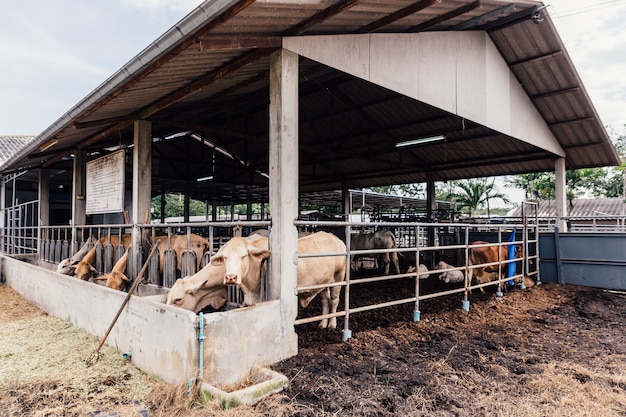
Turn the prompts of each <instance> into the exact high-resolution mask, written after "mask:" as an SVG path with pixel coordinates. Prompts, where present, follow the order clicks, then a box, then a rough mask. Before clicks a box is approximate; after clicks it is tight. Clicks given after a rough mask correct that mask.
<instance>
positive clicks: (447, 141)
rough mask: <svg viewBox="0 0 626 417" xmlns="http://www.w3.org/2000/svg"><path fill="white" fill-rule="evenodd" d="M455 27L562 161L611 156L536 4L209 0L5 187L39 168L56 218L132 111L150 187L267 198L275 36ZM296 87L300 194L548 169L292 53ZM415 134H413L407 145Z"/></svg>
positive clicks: (31, 153)
mask: <svg viewBox="0 0 626 417" xmlns="http://www.w3.org/2000/svg"><path fill="white" fill-rule="evenodd" d="M465 31H467V33H468V34H469V33H472V32H475V31H484V32H485V33H487V34H488V37H489V39H490V40H491V42H493V44H494V45H495V47H496V48H497V50H498V51H499V53H500V54H501V56H502V58H503V59H504V61H505V62H506V65H507V66H508V69H509V70H510V73H511V74H512V76H514V77H515V80H516V81H517V83H519V85H520V86H521V88H522V89H523V91H524V92H525V94H527V96H528V98H529V99H530V102H531V103H532V106H534V109H535V110H536V111H537V112H538V113H539V115H540V116H541V118H542V119H543V120H544V121H545V124H546V126H547V127H548V129H549V131H550V133H551V135H553V136H554V138H555V139H556V141H557V142H558V145H559V146H560V148H561V149H562V150H563V153H564V155H563V156H564V157H565V163H566V167H567V169H575V168H585V167H596V166H610V165H617V164H618V163H619V159H618V157H617V154H616V152H615V150H614V148H613V146H612V144H611V141H610V139H609V137H608V135H607V133H606V131H605V129H604V127H603V125H602V122H601V120H600V119H599V117H598V114H597V112H596V110H595V109H594V107H593V104H592V103H591V101H590V99H589V96H588V94H587V92H586V90H585V88H584V86H583V84H582V82H581V80H580V78H579V76H578V74H577V72H576V69H575V68H574V65H573V63H572V61H571V59H570V58H569V56H568V54H567V51H566V50H565V47H564V45H563V43H562V41H561V39H560V38H559V35H558V33H557V31H556V29H555V27H554V25H553V23H552V21H551V19H550V15H549V13H548V12H547V10H546V9H545V8H544V5H543V4H542V3H540V2H536V1H513V2H504V1H499V0H488V1H485V0H482V1H458V0H447V1H433V0H422V1H417V2H415V1H412V0H398V1H393V2H388V1H385V2H383V1H377V0H361V1H359V0H342V1H338V2H336V1H328V0H316V1H300V2H294V1H290V0H272V1H263V2H260V1H250V0H238V1H234V0H228V1H226V0H218V1H207V2H205V3H204V4H203V5H201V6H200V7H198V8H197V9H196V10H194V11H193V12H192V13H191V14H190V15H188V16H187V17H186V18H185V19H183V20H181V22H179V23H178V24H177V25H176V26H174V27H173V28H172V29H171V30H169V31H168V32H166V33H165V34H164V35H163V36H162V37H160V38H159V39H157V40H156V41H155V42H154V43H153V44H151V45H149V46H148V47H147V48H146V49H144V50H143V51H142V52H141V53H139V54H138V55H137V56H136V57H135V58H133V59H132V60H131V61H129V62H128V64H127V65H125V66H124V67H123V68H121V69H120V70H119V71H118V72H116V73H115V74H113V75H112V76H111V77H110V78H108V79H107V80H105V81H104V82H103V83H102V84H101V85H100V86H98V87H97V88H96V89H95V90H94V91H93V92H92V93H91V94H89V95H88V96H87V97H86V98H85V99H83V100H82V101H81V102H80V103H78V104H77V105H76V106H74V107H73V108H72V109H70V110H69V111H68V112H67V113H66V114H64V115H63V116H62V117H60V118H59V119H58V120H57V121H56V122H55V123H54V124H52V125H51V126H50V127H49V128H48V129H46V130H45V131H44V132H42V133H40V134H39V135H38V136H37V137H36V139H35V140H34V141H33V142H32V143H31V144H30V145H29V146H27V147H26V148H24V149H23V150H22V151H21V152H19V153H18V155H17V156H16V157H15V158H14V159H12V160H11V161H9V162H7V163H6V164H4V166H2V167H1V169H2V173H3V175H4V177H5V178H7V177H11V175H12V174H17V173H23V174H22V175H20V176H19V177H17V181H19V183H16V184H17V185H16V187H17V188H19V189H20V192H21V193H22V195H24V196H25V197H24V198H25V199H26V200H28V199H30V198H36V195H37V179H38V170H37V169H38V168H43V169H46V172H47V175H48V177H49V180H50V190H51V191H50V211H51V224H67V223H68V220H69V218H68V216H70V215H71V214H68V213H69V212H70V211H71V210H70V201H71V191H72V175H73V174H72V161H73V157H74V154H75V153H77V152H84V153H85V154H86V156H87V159H88V160H91V159H94V158H97V157H100V156H102V155H106V154H108V153H110V152H113V151H115V150H119V149H127V150H129V152H127V156H126V158H127V165H126V167H127V168H126V169H127V177H128V179H129V180H130V178H132V175H131V173H132V169H133V167H132V150H131V148H132V147H133V122H134V121H135V120H138V119H142V120H147V121H149V122H150V123H151V128H152V136H153V141H152V149H153V151H152V155H153V157H152V195H153V196H156V195H159V194H161V193H169V192H175V193H182V194H184V195H186V196H188V197H189V198H193V199H198V200H201V201H206V202H208V203H210V204H216V205H222V204H244V203H248V202H267V201H268V167H269V156H268V146H269V118H270V115H269V81H270V80H269V76H270V71H269V66H270V54H271V53H272V52H273V51H276V50H277V49H279V48H280V47H281V45H282V43H283V42H284V39H286V38H289V37H291V38H293V37H295V38H298V37H307V36H323V35H342V36H343V35H355V36H362V35H367V34H369V35H375V34H413V33H421V32H424V33H431V32H459V33H463V32H465ZM433 79H436V77H434V78H433ZM470 82H471V80H470ZM298 89H299V92H298V96H299V129H298V134H299V178H300V179H299V189H300V193H302V195H303V196H305V195H306V193H314V194H312V195H316V196H319V193H320V192H332V191H336V190H345V189H359V188H364V187H372V186H381V185H390V184H408V183H424V182H428V181H448V180H456V179H462V178H476V177H489V176H496V175H506V174H518V173H527V172H541V171H552V170H554V164H555V159H558V157H559V156H558V155H555V153H554V152H553V151H551V150H547V149H546V148H542V147H541V146H537V144H536V143H532V141H525V140H520V139H519V138H517V137H512V136H511V135H509V134H507V133H506V132H505V133H502V132H501V131H498V130H496V129H494V128H493V127H490V126H487V125H485V124H481V123H479V122H476V121H472V120H471V119H468V118H467V117H464V116H463V115H459V114H455V113H453V112H450V111H446V110H442V109H441V108H438V107H436V106H434V105H433V104H429V103H427V102H423V101H420V100H417V99H415V98H411V97H408V96H407V95H403V94H401V93H399V92H396V91H393V90H391V89H388V88H385V87H382V86H379V85H376V84H374V83H372V82H369V81H368V80H366V79H363V78H361V77H357V76H355V75H353V74H350V73H347V72H344V71H341V70H338V69H335V68H332V67H330V66H328V65H324V64H322V63H320V62H318V61H315V60H313V59H309V58H306V57H304V56H300V59H299V71H298ZM432 138H435V139H432ZM416 139H429V141H426V142H423V143H413V144H410V141H415V140H416ZM403 143H405V144H406V143H409V146H401V144H403ZM24 172H25V173H24ZM127 184H130V181H127ZM9 186H13V185H12V184H9ZM6 194H7V198H10V197H11V193H10V192H7V193H6ZM329 195H332V193H331V194H329ZM303 198H304V197H303ZM9 205H10V204H9Z"/></svg>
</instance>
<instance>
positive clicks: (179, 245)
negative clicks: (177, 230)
mask: <svg viewBox="0 0 626 417" xmlns="http://www.w3.org/2000/svg"><path fill="white" fill-rule="evenodd" d="M155 242H156V244H157V245H159V248H158V251H159V256H160V267H161V272H162V271H163V260H164V254H165V251H166V250H167V249H168V248H169V247H170V246H171V248H172V249H173V250H174V251H175V252H176V265H177V266H176V269H177V270H178V271H180V270H181V266H182V256H183V252H184V251H186V250H188V249H190V250H192V251H193V253H194V254H195V255H196V271H199V270H200V268H201V267H202V256H203V255H204V252H206V251H208V250H210V248H211V245H210V243H209V241H208V240H206V239H205V238H203V237H202V236H200V235H196V234H193V233H191V234H190V235H189V247H187V235H174V236H171V237H170V238H169V243H168V237H167V236H161V237H157V238H156V239H155Z"/></svg>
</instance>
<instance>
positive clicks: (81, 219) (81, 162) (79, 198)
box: [72, 150, 87, 226]
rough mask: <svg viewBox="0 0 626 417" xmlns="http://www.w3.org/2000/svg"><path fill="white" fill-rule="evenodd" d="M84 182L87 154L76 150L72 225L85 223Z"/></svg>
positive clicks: (85, 182)
mask: <svg viewBox="0 0 626 417" xmlns="http://www.w3.org/2000/svg"><path fill="white" fill-rule="evenodd" d="M86 184H87V154H86V153H85V151H79V150H76V151H75V152H74V177H73V179H72V226H82V225H84V224H85V223H86V220H87V216H86V214H85V212H86V209H87V201H86V200H85V193H86Z"/></svg>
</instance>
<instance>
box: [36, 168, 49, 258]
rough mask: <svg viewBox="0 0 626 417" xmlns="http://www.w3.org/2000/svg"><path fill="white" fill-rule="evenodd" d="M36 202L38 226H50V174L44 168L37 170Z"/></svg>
mask: <svg viewBox="0 0 626 417" xmlns="http://www.w3.org/2000/svg"><path fill="white" fill-rule="evenodd" d="M37 200H38V201H39V226H50V173H49V172H48V170H47V169H46V168H39V188H38V192H37ZM40 241H41V239H40ZM37 245H39V243H37ZM40 253H41V252H40Z"/></svg>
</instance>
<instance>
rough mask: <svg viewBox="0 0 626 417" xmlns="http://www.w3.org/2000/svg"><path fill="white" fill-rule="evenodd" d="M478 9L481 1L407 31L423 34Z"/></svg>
mask: <svg viewBox="0 0 626 417" xmlns="http://www.w3.org/2000/svg"><path fill="white" fill-rule="evenodd" d="M477 7H480V1H479V0H477V1H474V2H472V3H469V4H466V5H465V6H462V7H459V8H458V9H454V10H452V11H449V12H448V13H444V14H442V15H441V16H437V17H435V18H433V19H430V20H427V21H426V22H424V23H421V24H419V25H417V26H413V27H411V28H409V29H408V30H407V32H409V33H416V32H422V31H424V30H426V29H429V28H431V27H433V26H435V25H438V24H439V23H443V22H445V21H446V20H450V19H454V18H455V17H457V16H460V15H462V14H465V13H467V12H471V11H472V10H474V9H476V8H477Z"/></svg>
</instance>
